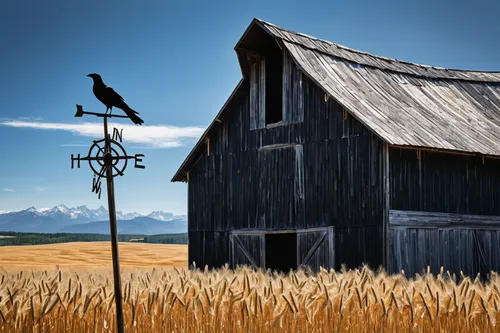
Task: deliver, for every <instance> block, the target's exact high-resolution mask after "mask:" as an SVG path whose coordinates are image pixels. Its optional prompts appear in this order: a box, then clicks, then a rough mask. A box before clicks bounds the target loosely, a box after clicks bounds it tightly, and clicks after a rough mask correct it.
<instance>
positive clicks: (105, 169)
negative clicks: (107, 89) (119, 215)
mask: <svg viewBox="0 0 500 333" xmlns="http://www.w3.org/2000/svg"><path fill="white" fill-rule="evenodd" d="M84 114H88V115H94V116H97V117H102V118H103V119H104V139H101V140H94V143H93V144H92V146H91V147H90V149H89V152H88V155H87V156H86V157H80V154H78V156H77V157H74V156H73V154H71V168H72V169H73V168H74V162H77V168H80V162H81V161H88V163H89V166H90V168H91V169H92V171H93V172H94V179H93V181H92V192H95V193H96V194H98V198H99V199H100V198H101V190H102V189H101V178H103V177H104V176H106V185H107V196H108V212H109V226H110V235H111V252H112V257H113V278H114V295H115V303H116V324H117V329H118V332H119V333H123V332H124V323H123V304H122V288H121V278H120V258H119V253H118V232H117V226H116V207H115V189H114V181H113V179H114V177H116V176H118V175H120V176H123V171H125V168H126V167H127V161H128V160H129V159H134V160H135V164H134V166H135V167H136V168H140V169H144V168H145V166H144V165H140V164H139V162H142V159H141V157H144V155H143V154H135V155H134V156H128V155H127V152H126V151H125V149H124V148H123V146H122V145H121V144H120V143H121V142H122V132H123V130H121V131H118V130H117V129H116V128H113V135H112V136H111V135H110V134H109V132H108V118H111V117H116V118H128V116H121V115H112V114H111V113H109V114H108V113H96V112H88V111H83V107H82V106H81V105H78V104H77V105H76V114H75V117H82V116H83V115H84ZM118 140H119V141H120V143H119V142H118ZM102 143H104V145H102ZM94 150H95V153H93V152H94ZM120 162H123V165H122V166H121V167H120V166H118V165H119V163H120ZM93 163H94V164H93ZM99 168H100V169H99Z"/></svg>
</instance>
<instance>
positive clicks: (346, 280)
mask: <svg viewBox="0 0 500 333" xmlns="http://www.w3.org/2000/svg"><path fill="white" fill-rule="evenodd" d="M90 245H95V246H97V247H93V246H90ZM90 245H89V244H66V247H64V246H62V247H61V249H65V251H70V252H71V251H72V252H80V251H86V252H83V253H86V254H87V255H92V256H93V257H92V258H94V259H93V260H96V261H95V263H94V266H93V265H92V261H91V260H90V259H88V258H87V256H86V255H85V254H80V255H79V256H78V257H75V258H66V257H65V256H64V253H67V252H63V253H61V252H57V251H56V250H53V251H54V252H52V253H47V252H44V251H42V250H41V249H46V248H45V247H33V248H37V249H38V250H36V249H35V250H33V249H30V251H32V255H36V256H37V258H39V260H38V259H37V260H35V259H33V258H32V259H30V257H29V256H25V257H24V256H22V255H21V253H22V252H23V251H21V249H19V247H18V250H20V252H17V255H21V257H22V258H24V259H22V260H23V262H24V263H31V262H32V261H38V262H40V261H44V262H45V263H47V264H50V265H53V264H54V262H57V263H58V264H59V265H62V264H63V263H66V264H67V265H66V266H65V269H62V268H61V269H59V270H58V269H55V268H49V269H43V268H41V267H42V264H40V265H39V266H38V269H35V270H31V269H26V268H21V267H14V266H9V267H7V268H6V270H4V271H2V270H1V269H0V332H116V327H115V313H114V296H113V278H112V271H111V269H109V268H106V267H105V266H104V265H109V266H110V263H109V260H110V253H109V249H108V247H109V246H106V245H108V244H107V243H105V244H103V246H101V250H102V251H103V253H102V254H99V253H98V250H97V249H98V246H99V245H96V244H90ZM57 246H59V245H57ZM57 246H50V247H47V248H51V249H54V247H57ZM135 246H138V247H135ZM141 246H142V250H141V251H142V252H141V254H134V253H132V252H131V251H133V250H136V249H137V250H139V249H141ZM80 247H81V248H80ZM168 247H170V246H168ZM91 249H94V251H90V250H91ZM172 249H177V250H178V251H179V252H178V253H177V260H179V257H182V255H179V253H182V251H184V254H185V253H186V252H185V249H184V250H182V249H180V248H176V247H175V246H174V247H172ZM88 251H90V252H88ZM120 251H121V256H122V258H123V259H122V260H123V261H124V267H123V269H122V286H123V296H124V319H125V325H126V327H125V331H126V332H217V333H222V332H235V333H237V332H500V326H499V323H498V322H499V320H500V312H499V309H498V307H499V304H500V291H499V288H500V277H498V276H497V275H496V274H493V277H492V280H491V282H490V283H488V284H481V283H480V282H479V281H478V280H475V279H471V278H465V279H462V280H461V281H460V282H458V283H457V282H455V281H454V280H453V278H452V277H450V276H449V275H448V274H446V272H444V271H443V272H442V273H441V274H439V275H437V276H433V275H428V274H426V275H422V276H419V277H417V278H416V279H414V280H407V279H406V278H404V276H403V275H392V276H387V275H386V274H384V273H376V272H373V271H371V270H369V269H367V268H363V269H360V270H350V271H342V272H334V271H326V270H322V271H321V272H320V273H318V274H308V273H307V272H305V271H302V270H301V271H298V272H295V273H294V274H289V275H277V274H272V273H270V272H265V271H262V270H258V271H255V270H252V269H249V268H246V267H240V268H238V269H236V270H229V269H220V270H214V271H208V270H196V271H188V270H186V269H184V268H175V267H159V266H158V267H144V266H145V264H144V262H146V263H148V264H151V262H155V263H161V264H162V265H167V263H168V262H169V261H168V260H171V262H178V263H180V262H179V261H176V259H175V258H176V257H175V255H173V253H170V254H167V253H166V252H167V250H166V249H163V248H162V247H161V246H160V247H156V246H155V245H148V244H123V243H121V244H120ZM162 251H165V252H162ZM127 252H129V253H128V254H127ZM173 252H174V251H173ZM0 253H2V254H1V259H0V260H3V259H4V258H5V257H6V255H5V254H4V252H3V251H0ZM14 253H16V252H11V254H12V255H14ZM48 256H51V257H52V261H53V262H52V263H51V259H50V258H44V257H48ZM61 256H62V258H61ZM157 256H158V257H162V256H165V257H166V258H169V259H168V260H167V259H161V260H160V259H159V258H158V257H157ZM127 257H128V260H126V259H125V258H127ZM147 258H149V259H147ZM61 259H63V260H62V261H61ZM184 259H185V257H184ZM184 259H183V260H184ZM30 260H32V261H30ZM80 261H82V262H84V263H83V265H80ZM181 261H182V260H181ZM184 261H185V260H184ZM0 262H2V263H3V261H0ZM70 263H73V268H70V267H69V265H70ZM134 263H136V264H137V265H142V267H138V268H134V267H133V266H134V265H135V264H134ZM157 265H160V264H157ZM92 267H95V268H97V269H94V268H92Z"/></svg>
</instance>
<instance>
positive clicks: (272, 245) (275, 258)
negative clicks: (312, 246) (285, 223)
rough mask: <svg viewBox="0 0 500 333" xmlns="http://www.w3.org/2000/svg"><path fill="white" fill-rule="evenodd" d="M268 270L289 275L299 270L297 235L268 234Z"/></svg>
mask: <svg viewBox="0 0 500 333" xmlns="http://www.w3.org/2000/svg"><path fill="white" fill-rule="evenodd" d="M265 241H266V268H270V269H271V270H276V271H278V272H283V273H288V272H289V271H290V269H293V270H296V269H297V234H296V233H287V234H266V239H265Z"/></svg>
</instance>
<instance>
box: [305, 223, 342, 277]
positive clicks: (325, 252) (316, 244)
mask: <svg viewBox="0 0 500 333" xmlns="http://www.w3.org/2000/svg"><path fill="white" fill-rule="evenodd" d="M297 266H298V267H299V268H300V267H301V266H309V268H310V269H311V270H313V271H314V272H317V271H319V268H320V267H323V268H325V269H330V268H335V228H334V227H327V228H315V229H302V230H297Z"/></svg>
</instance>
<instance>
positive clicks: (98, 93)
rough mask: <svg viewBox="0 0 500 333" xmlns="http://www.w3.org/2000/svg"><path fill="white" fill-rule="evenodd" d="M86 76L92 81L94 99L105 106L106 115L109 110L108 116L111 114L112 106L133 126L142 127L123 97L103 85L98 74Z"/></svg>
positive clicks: (135, 112)
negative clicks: (120, 110) (124, 115)
mask: <svg viewBox="0 0 500 333" xmlns="http://www.w3.org/2000/svg"><path fill="white" fill-rule="evenodd" d="M87 76H90V77H91V78H92V80H94V86H93V87H92V91H93V92H94V95H95V97H97V99H98V100H99V101H101V103H102V104H104V105H105V106H106V113H108V110H109V114H111V112H112V111H113V106H114V107H117V108H119V109H122V110H123V111H124V112H125V114H126V115H127V116H128V117H129V118H130V120H132V122H133V123H134V124H139V125H142V123H144V121H143V120H142V119H141V118H139V117H138V116H137V115H138V114H139V112H137V111H134V110H132V109H131V108H130V107H129V106H128V105H127V103H125V100H124V99H123V97H121V96H120V95H118V93H117V92H116V91H114V90H113V88H111V87H109V86H107V85H105V84H104V82H103V81H102V78H101V76H100V75H99V74H97V73H91V74H88V75H87Z"/></svg>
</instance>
